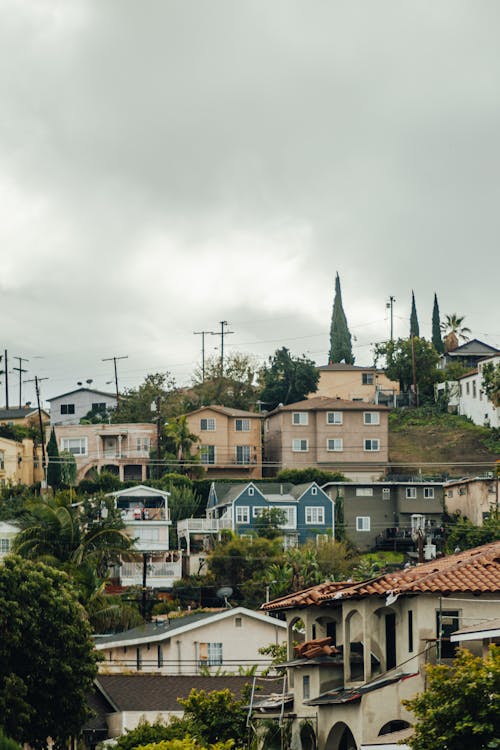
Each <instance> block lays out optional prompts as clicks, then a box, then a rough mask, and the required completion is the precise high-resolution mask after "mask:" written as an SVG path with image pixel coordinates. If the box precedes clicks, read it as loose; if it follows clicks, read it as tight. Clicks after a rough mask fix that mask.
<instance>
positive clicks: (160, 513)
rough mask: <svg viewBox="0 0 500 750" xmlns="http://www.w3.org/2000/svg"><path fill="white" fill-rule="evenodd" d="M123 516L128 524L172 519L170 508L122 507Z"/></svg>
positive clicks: (168, 521)
mask: <svg viewBox="0 0 500 750" xmlns="http://www.w3.org/2000/svg"><path fill="white" fill-rule="evenodd" d="M121 516H122V519H123V521H124V522H125V523H126V524H127V526H131V525H132V526H134V525H136V524H143V523H144V522H146V523H148V522H149V521H166V522H167V523H171V521H170V510H169V509H168V508H140V507H137V508H122V509H121Z"/></svg>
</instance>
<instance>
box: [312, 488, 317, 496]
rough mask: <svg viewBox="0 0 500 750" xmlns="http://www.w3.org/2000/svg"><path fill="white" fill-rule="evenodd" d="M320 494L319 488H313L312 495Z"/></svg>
mask: <svg viewBox="0 0 500 750" xmlns="http://www.w3.org/2000/svg"><path fill="white" fill-rule="evenodd" d="M317 494H318V488H317V487H311V495H317Z"/></svg>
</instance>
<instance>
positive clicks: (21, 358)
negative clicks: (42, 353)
mask: <svg viewBox="0 0 500 750" xmlns="http://www.w3.org/2000/svg"><path fill="white" fill-rule="evenodd" d="M14 359H17V361H18V362H19V367H13V368H12V369H13V370H17V372H19V408H20V409H22V406H23V372H28V370H23V362H29V359H26V357H14Z"/></svg>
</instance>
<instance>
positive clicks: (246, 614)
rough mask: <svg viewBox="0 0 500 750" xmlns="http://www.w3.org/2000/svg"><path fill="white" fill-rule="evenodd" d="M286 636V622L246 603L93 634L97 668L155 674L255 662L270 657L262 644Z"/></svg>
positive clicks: (260, 665)
mask: <svg viewBox="0 0 500 750" xmlns="http://www.w3.org/2000/svg"><path fill="white" fill-rule="evenodd" d="M285 638H286V624H285V623H284V622H283V621H282V620H278V619H276V618H274V617H269V616H267V615H265V614H263V613H262V612H254V611H253V610H251V609H246V608H245V607H235V608H233V609H224V610H210V611H200V612H193V613H192V614H186V615H184V616H182V617H171V618H170V619H169V618H168V617H166V616H165V617H164V618H161V619H160V618H159V619H157V620H155V621H154V622H151V623H147V624H145V625H143V626H141V627H138V628H134V629H133V630H128V631H126V632H124V633H116V634H114V635H109V636H102V637H101V636H97V637H96V648H97V650H98V651H100V652H101V653H102V655H103V657H104V660H103V661H102V662H100V664H99V669H100V671H101V672H107V673H115V672H126V671H128V672H131V671H132V672H156V673H160V674H170V675H179V674H184V675H196V674H200V672H206V671H207V670H208V671H213V672H214V673H215V672H217V671H218V670H219V671H220V670H224V671H225V672H227V673H229V674H231V673H233V674H234V673H235V674H238V672H239V670H240V668H243V669H244V668H249V667H252V666H254V665H256V666H257V671H259V672H260V671H262V669H264V668H265V667H266V666H268V665H269V663H270V662H269V659H268V658H266V657H264V656H263V655H262V654H259V648H260V647H261V646H268V645H269V644H277V643H281V642H282V641H284V640H285Z"/></svg>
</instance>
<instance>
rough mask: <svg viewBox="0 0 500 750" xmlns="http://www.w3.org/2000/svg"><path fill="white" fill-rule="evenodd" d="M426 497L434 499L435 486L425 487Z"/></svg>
mask: <svg viewBox="0 0 500 750" xmlns="http://www.w3.org/2000/svg"><path fill="white" fill-rule="evenodd" d="M424 499H425V500H434V487H424Z"/></svg>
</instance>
